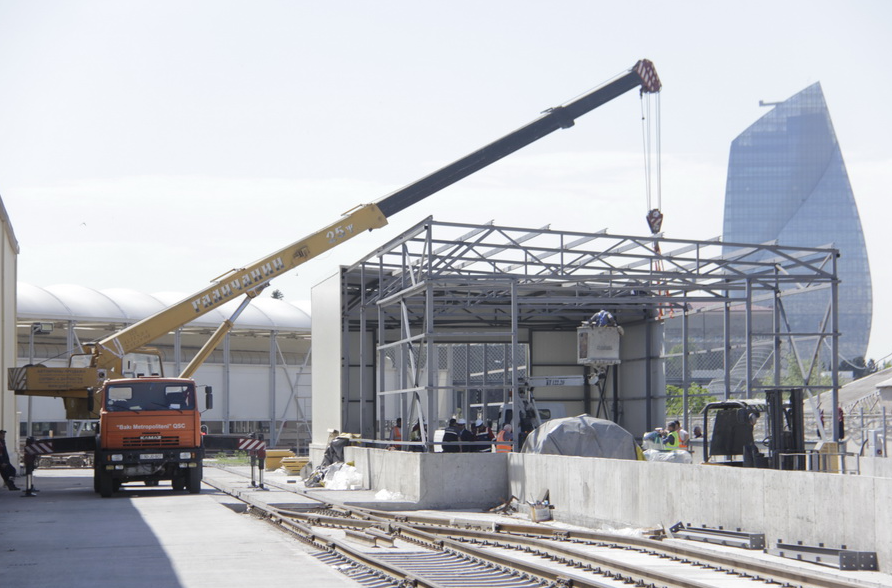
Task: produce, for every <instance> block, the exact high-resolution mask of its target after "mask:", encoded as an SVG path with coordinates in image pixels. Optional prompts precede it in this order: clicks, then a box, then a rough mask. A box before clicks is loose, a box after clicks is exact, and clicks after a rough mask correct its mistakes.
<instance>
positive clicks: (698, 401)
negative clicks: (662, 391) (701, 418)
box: [666, 384, 715, 415]
mask: <svg viewBox="0 0 892 588" xmlns="http://www.w3.org/2000/svg"><path fill="white" fill-rule="evenodd" d="M710 402H715V396H713V395H712V394H710V393H709V390H707V389H706V388H704V387H703V386H700V385H699V384H691V387H690V388H689V389H688V412H689V413H690V414H699V413H700V412H702V411H703V407H705V406H706V405H707V404H709V403H710ZM683 409H684V389H683V388H681V387H680V386H666V414H671V415H680V414H681V413H682V412H683Z"/></svg>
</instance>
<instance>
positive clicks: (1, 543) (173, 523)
mask: <svg viewBox="0 0 892 588" xmlns="http://www.w3.org/2000/svg"><path fill="white" fill-rule="evenodd" d="M17 483H18V485H19V486H20V487H23V486H24V480H23V479H22V478H19V479H18V480H17ZM35 487H36V488H37V489H38V490H40V492H39V493H37V495H36V496H34V497H23V496H22V493H21V492H10V491H7V490H5V489H2V490H0V492H2V493H0V585H2V586H10V587H12V586H15V587H16V588H32V587H33V588H45V587H46V586H65V587H67V588H81V587H83V588H95V587H96V586H127V587H128V588H207V587H208V586H213V587H214V588H228V587H233V588H236V587H237V588H244V587H245V586H258V585H259V586H276V585H278V586H287V585H297V584H299V585H301V586H313V587H314V588H317V587H318V588H330V587H342V586H354V587H355V586H358V584H357V583H355V582H354V581H352V580H350V579H349V578H347V577H346V576H344V575H342V574H340V573H338V572H337V571H335V570H333V569H332V568H330V567H328V566H326V565H324V564H323V563H321V562H320V561H319V560H317V559H316V558H315V557H313V556H312V555H310V552H309V551H308V549H307V548H306V547H305V546H304V545H303V544H302V543H300V542H298V541H297V540H294V539H291V538H289V537H288V536H286V535H284V534H283V533H281V532H280V531H277V530H275V529H273V528H272V527H270V526H269V525H267V524H266V523H264V522H262V521H259V520H257V519H255V518H253V517H250V516H245V515H240V514H238V513H237V512H236V511H237V510H239V509H238V508H237V507H236V505H237V502H236V501H235V499H233V498H231V497H229V496H227V495H225V494H223V493H221V492H218V491H216V490H214V489H212V488H210V487H209V486H206V485H205V486H203V488H202V491H201V493H200V494H198V495H190V494H186V493H182V492H172V491H171V489H170V486H169V485H165V484H162V485H161V486H158V487H154V488H147V487H144V486H139V485H129V486H125V487H124V489H123V490H122V491H121V492H119V493H117V494H116V495H115V496H114V497H112V498H105V499H103V498H100V497H99V496H98V495H97V494H95V493H94V492H93V473H92V470H89V469H82V470H70V469H47V470H38V473H37V475H36V476H35Z"/></svg>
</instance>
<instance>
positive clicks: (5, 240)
mask: <svg viewBox="0 0 892 588" xmlns="http://www.w3.org/2000/svg"><path fill="white" fill-rule="evenodd" d="M0 225H2V232H3V234H2V235H0V373H2V376H3V385H2V387H0V429H3V430H5V431H7V433H6V445H7V448H8V451H9V458H10V460H11V461H12V463H13V464H17V463H18V447H19V444H18V438H19V427H18V417H17V416H16V401H15V395H14V394H13V392H11V391H10V390H8V389H7V388H6V370H7V368H11V367H15V365H16V363H15V354H16V282H17V279H18V265H17V263H18V254H19V244H18V242H17V241H16V238H15V234H14V233H13V230H12V224H11V223H10V222H9V217H8V216H7V214H6V207H4V206H3V201H2V200H0Z"/></svg>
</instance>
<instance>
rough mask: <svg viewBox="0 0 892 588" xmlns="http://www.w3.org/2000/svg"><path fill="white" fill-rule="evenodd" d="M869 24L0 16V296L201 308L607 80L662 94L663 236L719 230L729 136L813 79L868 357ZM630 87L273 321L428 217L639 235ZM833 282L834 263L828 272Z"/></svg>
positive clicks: (601, 7)
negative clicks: (116, 299)
mask: <svg viewBox="0 0 892 588" xmlns="http://www.w3.org/2000/svg"><path fill="white" fill-rule="evenodd" d="M890 30H892V3H890V2H886V1H873V2H865V1H860V2H859V1H848V2H822V1H814V0H811V1H801V2H800V1H785V2H775V1H771V2H761V1H753V0H749V1H746V2H718V1H709V2H671V3H670V2H656V1H654V2H640V1H639V2H636V1H627V2H615V1H614V2H595V1H572V2H561V1H552V2H530V1H518V0H513V1H502V0H495V1H489V2H481V1H479V0H477V1H474V2H470V1H464V0H450V1H449V2H418V1H417V0H416V1H399V2H396V1H386V0H382V1H379V2H358V1H357V2H350V1H343V2H301V1H297V0H291V1H279V2H275V1H262V0H252V1H250V2H248V1H242V2H235V1H225V0H196V1H189V2H183V1H178V2H172V1H163V0H161V1H159V0H156V1H154V2H135V1H124V0H114V1H88V0H79V1H78V2H70V1H68V2H63V1H52V0H44V1H41V2H35V1H33V0H20V1H17V0H0V82H2V86H0V87H2V92H0V197H2V199H3V202H4V204H5V206H6V208H7V211H8V212H9V215H10V217H11V219H12V224H13V228H14V230H15V234H16V237H17V238H18V240H19V244H20V246H21V254H20V257H19V280H20V281H23V282H28V283H31V284H34V285H37V286H49V285H53V284H61V283H73V284H79V285H84V286H89V287H92V288H97V289H103V288H111V287H121V288H131V289H134V290H138V291H142V292H148V293H152V292H160V291H172V290H173V291H179V292H182V293H183V294H184V295H186V294H189V293H191V292H194V291H197V290H199V289H201V288H203V287H204V286H205V285H206V284H207V283H208V282H209V281H210V280H211V279H213V278H215V277H216V276H219V275H220V274H222V273H224V272H225V271H227V270H229V269H230V268H233V267H240V266H244V265H246V264H248V263H249V262H251V261H254V260H255V259H258V258H260V257H263V256H265V255H267V254H268V253H271V252H273V251H275V250H277V249H279V248H281V247H283V246H285V245H287V244H289V243H291V242H292V241H295V240H297V239H298V238H300V237H302V236H304V235H306V234H309V233H311V232H314V231H316V230H317V229H319V228H321V227H322V226H324V225H327V224H329V223H331V222H334V221H335V220H336V219H337V218H338V216H340V214H341V213H343V212H345V211H346V210H348V209H351V208H353V207H354V206H356V205H358V204H361V203H365V202H371V201H373V200H377V199H378V198H380V197H382V196H384V195H386V194H387V193H389V192H391V191H392V190H394V189H397V188H399V187H401V186H403V185H405V184H408V183H410V182H412V181H414V180H415V179H418V178H420V177H421V176H423V175H426V174H427V173H430V172H431V171H433V170H435V169H438V168H439V167H441V166H442V165H445V164H447V163H449V162H451V161H453V160H455V159H457V158H459V157H461V156H463V155H465V154H466V153H468V152H470V151H473V150H475V149H477V148H478V147H481V146H483V145H484V144H486V143H488V142H490V141H492V140H494V139H496V138H498V137H501V136H502V135H504V134H506V133H508V132H510V131H512V130H513V129H515V128H517V127H519V126H521V125H523V124H526V123H527V122H529V121H531V120H533V119H534V118H536V117H537V116H538V115H539V113H540V112H541V111H543V110H545V109H546V108H548V107H550V106H555V105H558V104H560V103H563V102H566V101H568V100H569V99H571V98H573V97H575V96H577V95H578V94H580V93H582V92H585V91H587V90H589V89H591V88H593V87H595V86H597V85H600V84H601V83H602V82H604V81H605V80H607V79H609V78H611V77H613V76H614V75H615V74H617V73H620V72H622V71H624V70H627V69H628V68H630V67H631V66H632V65H634V63H635V62H636V61H637V60H638V59H640V58H648V59H651V60H653V62H654V63H655V65H656V68H657V70H658V72H659V74H660V77H661V79H662V81H663V84H664V89H663V93H662V98H661V101H662V123H663V124H662V153H663V162H662V163H663V165H662V171H663V173H662V179H663V183H662V208H663V212H664V214H665V215H666V220H665V222H664V224H663V229H664V232H665V234H666V235H667V236H670V237H678V238H694V239H708V238H712V237H715V236H717V235H719V234H720V233H721V225H722V206H723V196H724V188H725V174H726V171H727V170H726V168H727V160H728V151H729V147H730V143H731V141H732V139H733V138H734V137H735V136H737V135H738V134H739V133H740V132H741V131H743V130H744V129H745V128H746V127H747V126H749V125H750V124H752V123H753V122H754V121H755V120H756V119H758V118H759V117H760V116H762V115H763V114H764V113H765V112H766V109H765V108H760V107H759V100H766V101H778V100H784V99H786V98H788V97H790V96H792V95H793V94H795V93H797V92H798V91H800V90H802V89H803V88H805V87H806V86H808V85H810V84H812V83H814V82H816V81H820V82H821V84H822V87H823V90H824V94H825V96H826V99H827V103H828V107H829V109H830V114H831V117H832V118H833V123H834V127H835V130H836V134H837V137H838V138H839V142H840V145H841V148H842V151H843V155H844V158H845V162H846V166H847V168H848V171H849V176H850V180H851V183H852V187H853V190H854V193H855V198H856V201H857V203H858V207H859V211H860V214H861V220H862V223H863V225H864V232H865V235H866V239H867V244H868V253H869V256H870V261H871V271H872V275H873V287H874V323H873V331H872V337H871V343H870V349H869V353H868V355H869V356H870V357H873V358H876V359H879V358H881V357H883V356H887V355H889V354H890V353H892V333H889V332H888V331H889V329H888V327H889V326H890V324H892V310H890V309H889V308H888V307H887V305H885V304H884V303H885V293H886V292H888V291H890V289H892V269H890V268H889V264H885V263H884V262H885V253H886V252H885V241H886V239H885V238H884V237H883V235H884V234H885V233H886V232H888V230H889V228H888V224H889V223H888V222H887V221H886V217H888V216H889V214H890V212H892V204H890V202H889V198H888V196H887V194H888V192H889V187H890V186H892V143H890V139H889V137H890V134H892V110H890V109H889V107H888V102H889V98H890V96H892V81H890V76H889V74H888V73H886V71H885V69H886V67H887V61H888V58H889V56H890V55H892V40H890V38H892V37H890ZM640 117H641V106H640V101H639V99H638V96H637V92H630V93H629V94H627V95H625V96H622V97H620V98H618V99H616V100H614V101H613V102H611V103H610V104H608V105H605V106H603V107H601V108H599V109H597V110H595V111H593V112H591V113H589V114H587V115H585V116H584V117H582V118H581V119H579V120H578V121H577V125H576V126H575V127H574V128H572V129H569V130H563V131H559V132H556V133H554V134H553V135H551V136H550V137H547V138H546V139H543V140H541V141H539V142H538V143H536V144H534V145H532V146H531V147H528V148H526V149H525V150H523V151H521V152H518V153H516V154H514V155H512V156H511V157H509V158H508V159H505V160H503V161H502V162H499V163H498V164H495V165H494V166H492V167H491V168H488V169H487V170H484V171H482V172H479V173H477V174H476V175H474V176H472V177H470V178H468V179H466V180H463V181H462V182H460V183H458V184H456V185H454V186H452V187H450V188H448V189H446V190H444V191H442V192H441V193H439V194H436V195H434V196H432V197H430V198H428V199H427V200H425V201H424V202H422V203H421V204H418V205H416V206H415V207H413V208H410V209H408V210H406V211H403V212H402V213H400V214H398V215H395V216H394V217H393V218H392V219H391V225H390V226H389V227H386V228H385V229H382V230H379V231H376V232H372V233H369V234H366V235H363V236H361V237H358V238H357V239H355V240H354V241H353V242H352V243H351V244H348V245H345V246H343V247H340V248H338V249H337V250H335V251H333V252H331V253H329V254H327V255H324V256H322V257H321V258H317V259H315V260H313V261H311V262H309V263H308V264H306V265H304V266H302V267H301V268H300V269H299V270H298V272H297V273H296V275H295V273H294V272H292V275H289V276H286V277H282V278H280V279H278V280H276V281H274V282H273V286H274V287H275V288H278V289H280V290H282V291H283V292H284V293H285V295H286V297H287V298H288V299H291V300H296V299H306V298H309V292H310V287H311V286H312V285H313V284H315V283H317V282H318V281H320V280H321V279H323V278H325V277H327V276H329V275H331V274H332V273H334V272H335V271H336V268H337V266H338V265H339V264H349V263H352V262H354V261H355V260H356V259H357V258H359V257H361V256H362V255H364V254H365V253H367V252H369V251H371V250H372V249H374V248H376V247H377V246H379V245H381V244H382V243H384V242H385V241H386V240H388V239H389V238H391V237H393V236H394V235H396V234H398V233H399V232H400V231H402V230H404V229H405V228H407V227H409V226H411V225H413V224H415V223H417V222H419V221H420V220H422V219H423V218H425V217H426V216H428V215H433V216H434V217H435V218H437V219H438V220H443V221H460V222H470V223H483V222H487V221H489V220H495V222H496V223H498V224H506V225H513V226H528V227H541V226H543V225H545V224H550V225H551V226H552V228H554V229H560V230H581V231H597V230H600V229H604V228H607V229H608V230H609V231H610V232H613V233H625V234H642V235H643V234H646V233H647V226H646V224H645V221H644V214H645V212H646V199H645V190H644V166H643V152H642V131H641V124H640ZM842 263H844V260H842Z"/></svg>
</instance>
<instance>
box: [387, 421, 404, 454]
mask: <svg viewBox="0 0 892 588" xmlns="http://www.w3.org/2000/svg"><path fill="white" fill-rule="evenodd" d="M402 429H403V419H402V417H400V418H397V419H396V424H395V425H394V426H393V427H391V429H390V440H391V441H402V440H403V430H402ZM388 449H402V446H401V445H391V446H390V447H388Z"/></svg>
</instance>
